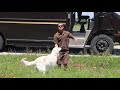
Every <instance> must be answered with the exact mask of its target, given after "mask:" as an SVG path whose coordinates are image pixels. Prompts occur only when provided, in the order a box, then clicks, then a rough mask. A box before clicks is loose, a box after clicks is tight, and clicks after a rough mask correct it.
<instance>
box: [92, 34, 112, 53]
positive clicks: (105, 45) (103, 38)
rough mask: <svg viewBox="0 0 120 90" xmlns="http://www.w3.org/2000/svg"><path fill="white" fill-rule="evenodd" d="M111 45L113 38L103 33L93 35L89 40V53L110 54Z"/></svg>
mask: <svg viewBox="0 0 120 90" xmlns="http://www.w3.org/2000/svg"><path fill="white" fill-rule="evenodd" d="M113 47H114V42H113V40H112V39H111V38H110V37H109V36H107V35H104V34H101V35H99V36H96V37H94V38H93V40H92V41H91V53H93V54H105V53H106V54H112V51H113Z"/></svg>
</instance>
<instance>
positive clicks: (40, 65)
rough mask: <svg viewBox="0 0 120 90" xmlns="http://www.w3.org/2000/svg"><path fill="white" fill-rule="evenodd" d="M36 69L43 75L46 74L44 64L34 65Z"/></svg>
mask: <svg viewBox="0 0 120 90" xmlns="http://www.w3.org/2000/svg"><path fill="white" fill-rule="evenodd" d="M36 68H37V70H38V71H42V72H43V74H45V73H46V66H45V65H44V64H41V63H38V64H36Z"/></svg>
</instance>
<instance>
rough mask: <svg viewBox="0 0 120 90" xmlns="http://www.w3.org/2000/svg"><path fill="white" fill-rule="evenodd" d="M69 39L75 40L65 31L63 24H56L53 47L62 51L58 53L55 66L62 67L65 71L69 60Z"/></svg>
mask: <svg viewBox="0 0 120 90" xmlns="http://www.w3.org/2000/svg"><path fill="white" fill-rule="evenodd" d="M69 38H72V39H74V40H75V41H76V40H77V39H76V38H75V37H74V36H73V35H72V34H71V33H70V32H68V31H65V29H64V24H62V23H60V24H58V32H57V33H56V34H55V35H54V43H55V47H61V48H62V50H61V51H60V53H59V57H58V61H57V64H58V66H59V67H61V64H63V65H64V69H65V70H66V69H67V67H68V66H67V65H68V60H69Z"/></svg>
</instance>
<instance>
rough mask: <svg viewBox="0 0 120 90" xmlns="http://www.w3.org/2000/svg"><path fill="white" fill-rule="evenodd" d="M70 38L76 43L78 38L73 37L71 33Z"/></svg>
mask: <svg viewBox="0 0 120 90" xmlns="http://www.w3.org/2000/svg"><path fill="white" fill-rule="evenodd" d="M69 37H70V38H72V39H73V40H74V41H77V38H76V37H75V36H73V35H72V34H71V33H69Z"/></svg>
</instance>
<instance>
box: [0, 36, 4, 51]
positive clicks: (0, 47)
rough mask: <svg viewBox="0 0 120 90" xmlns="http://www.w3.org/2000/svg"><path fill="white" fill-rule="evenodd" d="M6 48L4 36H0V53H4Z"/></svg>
mask: <svg viewBox="0 0 120 90" xmlns="http://www.w3.org/2000/svg"><path fill="white" fill-rule="evenodd" d="M3 48H4V40H3V38H2V36H1V35H0V51H2V50H3Z"/></svg>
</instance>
